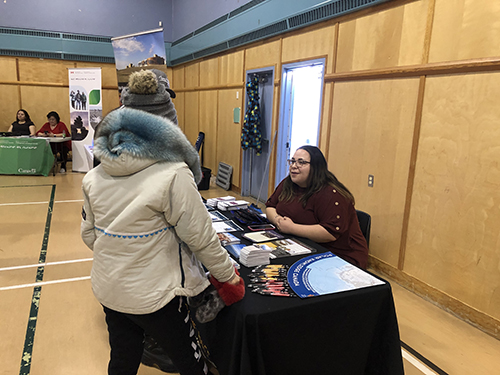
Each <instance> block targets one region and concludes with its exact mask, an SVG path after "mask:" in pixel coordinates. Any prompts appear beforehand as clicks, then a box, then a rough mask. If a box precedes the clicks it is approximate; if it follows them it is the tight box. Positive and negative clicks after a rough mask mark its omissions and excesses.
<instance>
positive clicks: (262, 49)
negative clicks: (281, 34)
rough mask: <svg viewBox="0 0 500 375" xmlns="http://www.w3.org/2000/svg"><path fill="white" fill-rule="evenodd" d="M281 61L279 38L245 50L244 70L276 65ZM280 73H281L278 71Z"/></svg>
mask: <svg viewBox="0 0 500 375" xmlns="http://www.w3.org/2000/svg"><path fill="white" fill-rule="evenodd" d="M280 62H281V40H276V41H273V42H268V43H265V44H261V45H258V46H255V47H252V48H248V49H247V50H246V51H245V70H252V69H258V68H264V67H266V66H276V67H277V66H278V65H279V63H280ZM279 75H281V73H279Z"/></svg>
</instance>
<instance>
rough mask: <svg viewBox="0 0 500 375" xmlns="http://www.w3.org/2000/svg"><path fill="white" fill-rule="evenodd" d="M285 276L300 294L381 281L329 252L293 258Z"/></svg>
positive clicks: (336, 291) (301, 296) (319, 293)
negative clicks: (295, 260)
mask: <svg viewBox="0 0 500 375" xmlns="http://www.w3.org/2000/svg"><path fill="white" fill-rule="evenodd" d="M287 278H288V283H289V284H290V286H291V288H292V289H293V291H294V292H295V293H297V295H298V296H299V297H300V298H306V297H315V296H321V295H324V294H331V293H338V292H343V291H346V290H353V289H359V288H366V287H369V286H373V285H382V284H384V282H383V281H381V280H379V279H377V278H376V277H374V276H372V275H370V274H369V273H367V272H365V271H363V270H361V269H359V268H357V267H355V266H353V265H352V264H350V263H348V262H346V261H345V260H343V259H342V258H339V257H338V256H336V255H334V254H332V253H331V252H327V253H321V254H317V255H310V256H308V257H305V258H302V259H301V260H299V261H297V262H295V263H294V264H293V265H292V266H291V267H290V269H289V270H288V276H287Z"/></svg>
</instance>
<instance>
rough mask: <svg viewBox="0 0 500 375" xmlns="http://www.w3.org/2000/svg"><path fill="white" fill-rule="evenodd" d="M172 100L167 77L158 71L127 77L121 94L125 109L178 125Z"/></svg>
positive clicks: (141, 72)
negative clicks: (161, 118) (131, 109)
mask: <svg viewBox="0 0 500 375" xmlns="http://www.w3.org/2000/svg"><path fill="white" fill-rule="evenodd" d="M173 98H175V92H174V91H173V90H172V89H170V83H169V81H168V78H167V75H166V74H165V73H164V72H162V71H161V70H158V69H147V70H140V71H138V72H133V73H132V74H130V76H129V79H128V86H127V87H125V88H124V89H123V90H122V93H121V101H122V104H123V105H124V106H125V107H129V108H134V109H140V110H142V111H146V112H149V113H152V114H154V115H158V116H161V117H164V118H167V119H169V120H170V121H172V122H173V123H175V124H176V125H178V121H177V111H176V110H175V106H174V103H172V100H171V99H173Z"/></svg>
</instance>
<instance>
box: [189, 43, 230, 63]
mask: <svg viewBox="0 0 500 375" xmlns="http://www.w3.org/2000/svg"><path fill="white" fill-rule="evenodd" d="M226 49H227V42H223V43H220V44H217V45H216V46H212V47H209V48H205V49H202V50H201V51H197V52H195V53H193V56H194V58H195V59H199V58H200V57H203V56H207V55H211V54H213V53H217V52H220V51H224V50H226Z"/></svg>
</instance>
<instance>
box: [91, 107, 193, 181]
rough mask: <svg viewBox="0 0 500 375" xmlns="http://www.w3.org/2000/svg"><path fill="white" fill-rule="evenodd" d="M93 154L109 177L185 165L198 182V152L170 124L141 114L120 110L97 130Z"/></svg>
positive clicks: (148, 114) (152, 116)
mask: <svg viewBox="0 0 500 375" xmlns="http://www.w3.org/2000/svg"><path fill="white" fill-rule="evenodd" d="M94 154H95V156H96V157H97V158H98V159H100V160H101V163H102V164H103V168H104V170H105V171H106V173H108V174H109V175H112V176H126V175H130V174H133V173H135V172H138V171H139V170H142V169H144V168H147V167H148V166H150V165H152V164H154V163H157V162H185V163H186V164H187V165H188V166H189V168H190V169H191V171H192V172H193V175H194V178H195V181H196V183H199V182H200V181H201V177H202V174H201V168H200V159H199V156H198V152H196V150H195V148H194V147H193V145H192V144H191V143H190V142H189V140H188V139H187V138H186V136H185V135H184V133H183V132H182V131H181V130H180V128H179V127H178V126H177V125H175V124H174V123H173V122H172V121H170V120H168V119H165V118H162V117H160V116H156V115H153V114H150V113H147V112H144V111H140V110H136V109H131V108H120V109H117V110H114V111H112V112H110V113H109V114H108V115H107V116H106V117H104V119H103V120H102V121H101V123H100V124H99V125H98V127H97V132H96V137H95V141H94Z"/></svg>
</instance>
